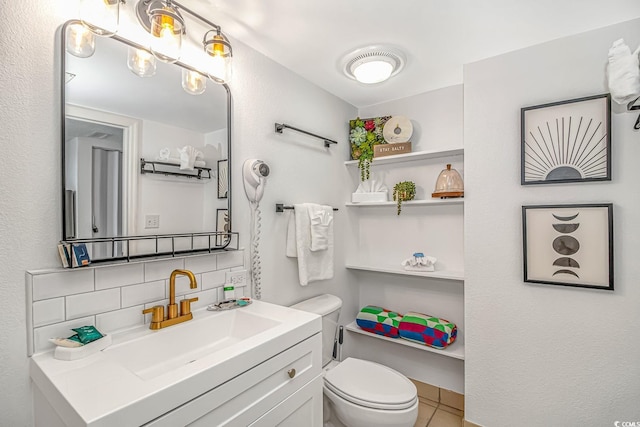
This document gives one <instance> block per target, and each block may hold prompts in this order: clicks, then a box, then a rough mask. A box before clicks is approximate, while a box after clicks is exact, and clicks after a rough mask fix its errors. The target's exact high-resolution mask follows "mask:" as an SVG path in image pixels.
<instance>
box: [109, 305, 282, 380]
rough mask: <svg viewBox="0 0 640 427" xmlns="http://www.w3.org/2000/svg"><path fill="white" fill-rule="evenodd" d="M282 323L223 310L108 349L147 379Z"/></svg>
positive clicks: (123, 364) (119, 360)
mask: <svg viewBox="0 0 640 427" xmlns="http://www.w3.org/2000/svg"><path fill="white" fill-rule="evenodd" d="M280 323H281V322H278V321H276V320H273V319H270V318H267V317H264V316H259V315H256V314H252V313H249V312H247V311H244V310H243V309H235V310H229V311H222V312H220V313H216V315H214V316H209V317H206V318H202V319H194V320H190V321H188V322H185V323H181V324H179V325H175V326H170V327H167V328H165V329H160V330H157V331H154V332H153V333H152V334H150V335H145V336H143V337H140V338H137V339H133V340H130V341H127V342H124V343H122V344H119V345H115V346H112V347H109V348H107V349H106V350H104V353H105V355H106V356H107V357H109V358H111V359H112V360H113V361H116V362H118V363H120V364H121V365H122V366H123V367H125V368H126V369H128V370H130V371H131V372H133V373H134V374H136V375H137V376H138V377H140V378H142V379H145V380H147V379H150V378H155V377H157V376H159V375H162V374H164V373H167V372H170V371H172V370H174V369H176V368H179V367H181V366H184V365H188V364H190V363H193V362H195V361H196V360H198V359H200V358H202V357H204V356H208V355H210V354H212V353H215V352H218V351H220V350H224V349H226V348H228V347H230V346H232V345H234V344H237V343H239V342H241V341H243V340H245V339H247V338H251V337H252V336H254V335H256V334H259V333H261V332H265V331H266V330H268V329H271V328H273V327H276V326H278V325H279V324H280Z"/></svg>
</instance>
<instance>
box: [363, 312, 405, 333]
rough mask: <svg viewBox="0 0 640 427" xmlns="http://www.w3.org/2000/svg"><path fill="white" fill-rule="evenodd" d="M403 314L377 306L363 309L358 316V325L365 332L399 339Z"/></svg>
mask: <svg viewBox="0 0 640 427" xmlns="http://www.w3.org/2000/svg"><path fill="white" fill-rule="evenodd" d="M400 319H402V314H398V313H397V312H395V311H391V310H387V309H386V308H382V307H377V306H375V305H367V306H365V307H362V309H361V310H360V312H358V315H357V316H356V324H357V325H358V326H359V327H360V328H361V329H363V330H365V331H367V332H371V333H374V334H378V335H382V336H385V337H389V338H398V326H400Z"/></svg>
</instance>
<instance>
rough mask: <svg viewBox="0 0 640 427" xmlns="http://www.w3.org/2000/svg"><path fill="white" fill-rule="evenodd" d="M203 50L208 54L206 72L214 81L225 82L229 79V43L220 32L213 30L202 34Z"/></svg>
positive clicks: (230, 53)
mask: <svg viewBox="0 0 640 427" xmlns="http://www.w3.org/2000/svg"><path fill="white" fill-rule="evenodd" d="M203 44H204V51H205V52H207V54H208V55H209V61H208V65H207V74H209V77H210V78H211V79H212V80H214V81H215V82H216V83H226V82H228V81H229V80H230V79H231V58H232V52H231V44H230V43H229V41H228V40H227V39H226V38H225V37H224V36H223V35H222V34H220V33H216V32H215V31H213V30H210V31H207V32H206V33H205V35H204V40H203Z"/></svg>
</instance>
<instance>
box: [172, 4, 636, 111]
mask: <svg viewBox="0 0 640 427" xmlns="http://www.w3.org/2000/svg"><path fill="white" fill-rule="evenodd" d="M181 3H183V4H184V5H185V6H187V7H189V8H192V9H193V10H195V11H197V12H198V13H200V14H202V15H203V16H205V17H207V18H209V19H210V20H212V21H213V22H215V23H217V24H219V25H222V28H223V31H224V32H225V33H227V34H228V35H229V36H231V37H232V38H235V39H238V40H240V41H242V42H244V43H245V44H247V45H249V46H251V47H253V48H254V49H256V50H258V51H259V52H262V53H263V54H265V55H266V56H268V57H270V58H272V59H273V60H275V61H276V62H279V63H280V64H282V65H284V66H285V67H287V68H289V69H291V70H293V71H295V72H296V73H298V74H300V75H301V76H303V77H304V78H306V79H307V80H310V81H311V82H313V83H315V84H317V85H318V86H321V87H323V88H324V89H326V90H327V91H329V92H331V93H333V94H335V95H336V96H339V97H340V98H342V99H344V100H346V101H347V102H349V103H351V104H353V105H355V106H357V107H363V106H367V105H372V104H377V103H380V102H384V101H389V100H393V99H398V98H403V97H406V96H410V95H414V94H417V93H422V92H425V91H429V90H433V89H437V88H441V87H446V86H450V85H454V84H459V83H462V66H463V64H467V63H471V62H475V61H478V60H481V59H484V58H489V57H492V56H495V55H499V54H501V53H505V52H509V51H513V50H516V49H520V48H523V47H526V46H531V45H535V44H538V43H542V42H545V41H550V40H553V39H557V38H560V37H564V36H567V35H571V34H577V33H581V32H584V31H588V30H590V29H594V28H599V27H603V26H607V25H611V24H614V23H617V22H623V21H627V20H629V19H633V18H637V17H640V1H638V0H484V1H483V0H476V1H472V0H448V1H446V0H445V1H443V0H396V1H389V0H387V1H385V0H322V1H317V0H316V1H312V0H297V1H296V0H270V1H256V0H181ZM612 42H613V40H612ZM379 43H385V44H390V45H392V46H396V47H398V48H400V49H402V50H403V51H404V52H405V54H406V56H407V65H406V67H405V69H404V70H403V71H402V72H401V73H400V74H398V75H396V76H395V77H393V78H392V79H390V80H388V81H387V82H383V83H379V84H375V85H363V84H360V83H357V82H355V81H353V80H351V79H349V78H347V77H346V76H344V75H343V74H342V72H341V70H340V69H339V66H338V64H339V62H340V59H341V58H342V56H343V55H345V54H347V53H349V52H351V51H352V50H354V49H356V48H359V47H362V46H367V45H371V44H379ZM634 48H635V47H634ZM606 58H607V52H602V60H603V64H604V62H606Z"/></svg>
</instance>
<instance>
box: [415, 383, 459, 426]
mask: <svg viewBox="0 0 640 427" xmlns="http://www.w3.org/2000/svg"><path fill="white" fill-rule="evenodd" d="M412 381H413V382H414V384H415V385H416V387H417V388H418V397H419V398H420V405H419V412H418V420H417V421H416V423H415V425H414V427H427V426H428V427H462V425H463V424H462V423H463V422H462V420H463V419H464V396H463V395H461V394H458V393H454V392H452V391H449V390H444V389H439V388H438V387H434V386H432V385H429V384H425V383H421V382H419V381H414V380H412Z"/></svg>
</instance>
